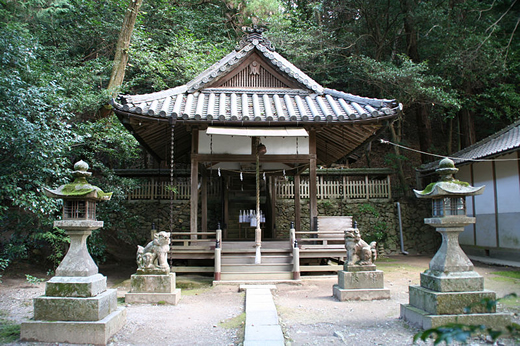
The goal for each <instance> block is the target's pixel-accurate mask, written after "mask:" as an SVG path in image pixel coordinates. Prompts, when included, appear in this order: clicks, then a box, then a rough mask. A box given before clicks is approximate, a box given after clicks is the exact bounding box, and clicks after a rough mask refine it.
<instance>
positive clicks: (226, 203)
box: [221, 176, 231, 239]
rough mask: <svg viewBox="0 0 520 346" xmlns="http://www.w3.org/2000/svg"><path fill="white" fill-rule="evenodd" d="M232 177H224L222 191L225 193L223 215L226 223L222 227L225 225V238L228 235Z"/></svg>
mask: <svg viewBox="0 0 520 346" xmlns="http://www.w3.org/2000/svg"><path fill="white" fill-rule="evenodd" d="M230 179H231V178H230V177H229V176H225V177H224V179H222V191H223V193H224V196H223V198H224V203H223V211H222V214H223V217H224V220H223V221H224V224H223V225H222V226H221V227H224V239H227V237H228V225H229V184H230Z"/></svg>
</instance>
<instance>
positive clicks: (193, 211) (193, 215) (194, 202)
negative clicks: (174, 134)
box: [190, 131, 199, 238]
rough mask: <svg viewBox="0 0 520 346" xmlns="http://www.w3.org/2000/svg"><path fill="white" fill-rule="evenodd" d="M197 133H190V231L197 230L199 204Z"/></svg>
mask: <svg viewBox="0 0 520 346" xmlns="http://www.w3.org/2000/svg"><path fill="white" fill-rule="evenodd" d="M198 143H199V133H198V131H193V132H192V134H191V152H192V156H191V196H190V231H191V232H197V231H198V226H197V215H198V204H199V191H198V189H199V161H198V160H197V155H196V154H197V152H198V150H199V147H198ZM196 237H197V236H195V238H196Z"/></svg>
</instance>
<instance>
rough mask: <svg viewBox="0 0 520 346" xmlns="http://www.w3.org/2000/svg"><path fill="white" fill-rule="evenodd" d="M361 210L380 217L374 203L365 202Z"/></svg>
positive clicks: (360, 207)
mask: <svg viewBox="0 0 520 346" xmlns="http://www.w3.org/2000/svg"><path fill="white" fill-rule="evenodd" d="M359 212H360V213H361V214H372V215H374V216H375V217H379V212H378V211H377V210H376V208H374V206H373V205H372V204H368V203H364V204H361V205H360V206H359Z"/></svg>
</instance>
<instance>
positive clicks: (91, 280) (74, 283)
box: [45, 274, 107, 297]
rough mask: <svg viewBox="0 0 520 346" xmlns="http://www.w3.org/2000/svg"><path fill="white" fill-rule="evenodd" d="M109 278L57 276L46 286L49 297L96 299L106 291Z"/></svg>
mask: <svg viewBox="0 0 520 346" xmlns="http://www.w3.org/2000/svg"><path fill="white" fill-rule="evenodd" d="M106 289H107V278H106V277H105V276H103V275H101V274H96V275H91V276H86V277H78V276H55V277H53V278H52V279H50V280H49V281H47V283H46V284H45V295H46V296H49V297H95V296H97V295H98V294H100V293H102V292H104V291H106Z"/></svg>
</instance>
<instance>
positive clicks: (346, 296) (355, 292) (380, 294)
mask: <svg viewBox="0 0 520 346" xmlns="http://www.w3.org/2000/svg"><path fill="white" fill-rule="evenodd" d="M332 293H333V295H334V297H336V299H338V300H339V301H341V302H344V301H347V300H380V299H390V290H389V289H386V288H368V289H361V288H356V289H344V288H340V287H339V285H334V286H333V289H332Z"/></svg>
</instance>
